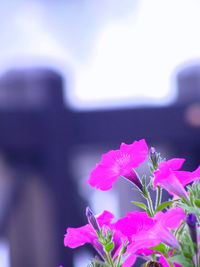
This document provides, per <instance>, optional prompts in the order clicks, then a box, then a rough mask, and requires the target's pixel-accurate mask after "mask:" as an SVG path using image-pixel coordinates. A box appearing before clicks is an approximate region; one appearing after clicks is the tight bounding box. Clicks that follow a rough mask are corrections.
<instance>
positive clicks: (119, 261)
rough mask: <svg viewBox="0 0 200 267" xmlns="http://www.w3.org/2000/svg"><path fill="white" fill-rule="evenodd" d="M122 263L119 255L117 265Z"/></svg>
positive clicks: (118, 266) (117, 266)
mask: <svg viewBox="0 0 200 267" xmlns="http://www.w3.org/2000/svg"><path fill="white" fill-rule="evenodd" d="M120 263H121V255H119V257H118V260H117V264H116V267H120Z"/></svg>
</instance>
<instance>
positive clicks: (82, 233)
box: [64, 210, 134, 263]
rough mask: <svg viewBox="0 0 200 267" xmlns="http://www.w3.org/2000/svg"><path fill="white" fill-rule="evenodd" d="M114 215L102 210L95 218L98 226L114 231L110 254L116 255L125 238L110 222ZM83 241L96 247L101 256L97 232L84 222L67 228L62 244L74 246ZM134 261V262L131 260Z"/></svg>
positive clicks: (101, 249) (102, 253)
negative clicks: (79, 225) (75, 226)
mask: <svg viewBox="0 0 200 267" xmlns="http://www.w3.org/2000/svg"><path fill="white" fill-rule="evenodd" d="M113 218H114V215H113V214H112V213H111V212H109V211H106V210H105V211H103V212H102V213H101V214H100V215H98V216H96V220H97V222H98V225H99V226H100V228H102V227H104V229H105V230H106V229H108V228H109V229H110V230H111V231H114V234H113V242H114V244H115V247H114V250H113V251H112V256H113V257H114V256H115V255H117V252H118V251H119V250H120V249H121V248H122V246H123V243H124V242H125V241H127V238H126V237H125V236H123V235H122V233H121V232H119V231H117V230H116V229H115V227H114V224H113V223H112V220H113ZM85 243H90V244H92V245H93V247H94V248H95V249H96V251H97V252H98V253H99V254H100V255H101V256H103V255H104V252H103V247H102V245H101V244H100V243H99V242H98V237H97V233H96V231H95V230H94V228H93V226H92V225H91V224H86V225H84V226H82V227H79V228H67V233H66V234H65V237H64V245H65V246H68V247H70V248H76V247H79V246H82V245H84V244H85ZM133 263H134V262H133Z"/></svg>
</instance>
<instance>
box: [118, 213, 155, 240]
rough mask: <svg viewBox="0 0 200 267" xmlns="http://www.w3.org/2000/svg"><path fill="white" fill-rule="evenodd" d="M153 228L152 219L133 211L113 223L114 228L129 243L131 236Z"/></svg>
mask: <svg viewBox="0 0 200 267" xmlns="http://www.w3.org/2000/svg"><path fill="white" fill-rule="evenodd" d="M152 226H153V219H152V218H150V217H148V215H147V214H146V212H142V211H134V212H129V213H127V214H126V216H125V217H123V218H121V219H119V220H118V221H116V223H115V228H116V229H117V230H119V231H120V232H121V233H122V234H123V235H125V236H127V238H128V239H129V241H131V238H132V235H133V234H136V233H137V232H138V231H142V230H147V229H149V228H151V227H152Z"/></svg>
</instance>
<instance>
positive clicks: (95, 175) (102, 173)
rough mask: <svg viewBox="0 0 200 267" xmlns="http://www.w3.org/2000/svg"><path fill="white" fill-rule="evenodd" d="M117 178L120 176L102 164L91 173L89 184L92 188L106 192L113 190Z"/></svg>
mask: <svg viewBox="0 0 200 267" xmlns="http://www.w3.org/2000/svg"><path fill="white" fill-rule="evenodd" d="M117 178H118V175H116V174H115V173H114V172H113V171H112V169H110V168H107V167H105V166H104V165H102V164H98V165H97V166H96V168H95V169H93V171H92V172H91V174H90V178H89V179H88V181H87V182H88V183H89V184H90V185H91V186H92V187H96V188H98V189H101V190H104V191H106V190H109V189H111V188H112V186H113V184H114V182H115V181H116V180H117Z"/></svg>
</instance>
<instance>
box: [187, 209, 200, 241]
mask: <svg viewBox="0 0 200 267" xmlns="http://www.w3.org/2000/svg"><path fill="white" fill-rule="evenodd" d="M186 223H187V225H188V228H189V233H190V237H191V239H192V241H193V242H194V243H195V244H197V217H196V215H195V214H194V213H189V214H188V215H187V217H186Z"/></svg>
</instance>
